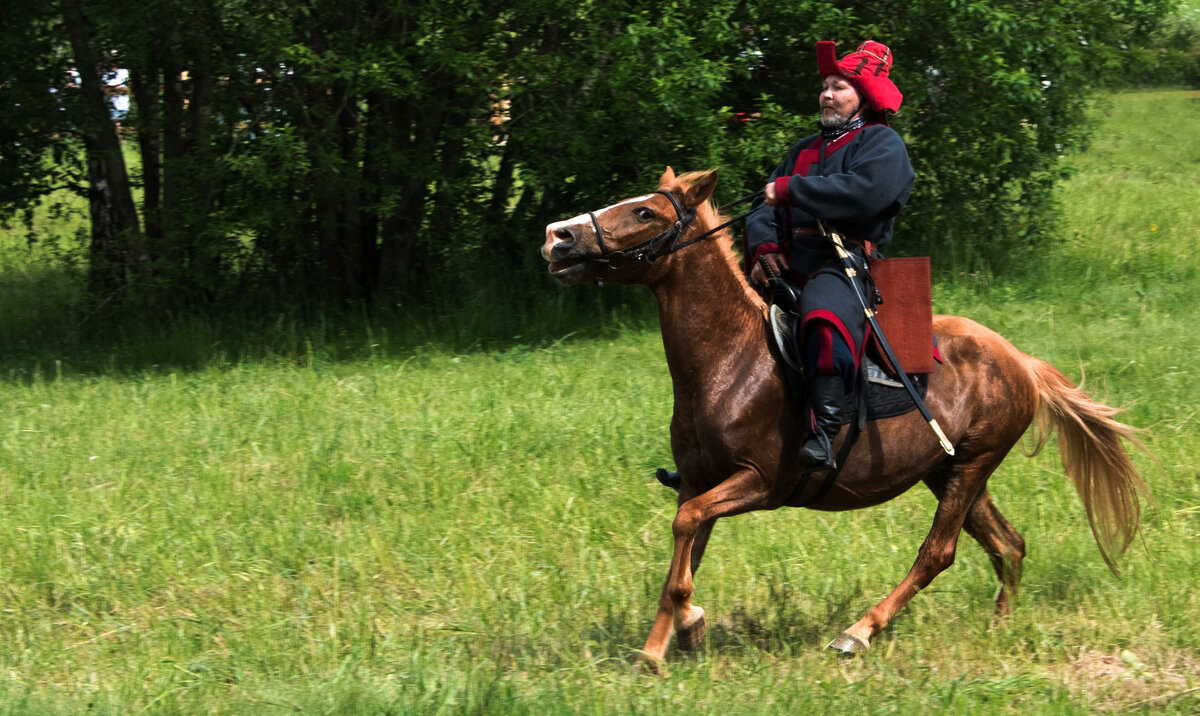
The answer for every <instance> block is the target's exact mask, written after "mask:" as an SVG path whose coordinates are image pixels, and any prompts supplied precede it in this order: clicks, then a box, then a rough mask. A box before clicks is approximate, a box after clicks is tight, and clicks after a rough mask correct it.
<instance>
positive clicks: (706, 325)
mask: <svg viewBox="0 0 1200 716" xmlns="http://www.w3.org/2000/svg"><path fill="white" fill-rule="evenodd" d="M722 252H723V249H722V248H721V247H719V246H716V245H715V244H708V243H702V244H698V245H696V246H693V247H689V248H687V249H685V250H683V251H680V252H679V253H677V254H674V255H673V256H672V257H671V259H672V263H671V266H670V268H669V269H668V270H667V271H666V272H664V275H663V276H662V277H661V278H659V279H658V280H657V281H655V282H654V283H653V284H652V285H651V286H650V289H651V290H652V291H653V292H654V295H655V298H656V299H657V301H658V318H659V324H660V326H661V329H662V337H663V347H664V349H665V352H666V357H667V365H668V366H669V367H670V369H671V376H672V378H673V380H674V381H675V382H676V384H677V385H678V384H679V383H680V382H681V381H683V382H690V381H705V382H706V384H711V383H710V382H709V381H707V380H706V377H707V376H711V375H712V374H713V373H714V372H719V371H722V370H723V366H724V365H727V364H728V362H729V361H731V360H732V361H742V360H750V359H752V355H753V351H754V350H758V349H762V350H765V346H763V345H760V341H758V340H757V339H755V336H756V335H758V334H760V333H761V332H762V324H763V321H764V308H763V304H762V302H761V300H759V299H758V298H757V296H756V295H755V294H754V293H753V291H752V290H751V289H750V288H749V286H748V285H747V284H746V282H745V281H744V280H743V279H742V278H741V277H740V276H739V275H738V274H737V273H735V269H734V267H733V266H732V264H731V261H730V259H729V258H728V257H726V256H725V255H724V254H723V253H722Z"/></svg>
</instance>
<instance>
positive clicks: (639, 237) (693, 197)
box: [542, 167, 717, 285]
mask: <svg viewBox="0 0 1200 716" xmlns="http://www.w3.org/2000/svg"><path fill="white" fill-rule="evenodd" d="M716 185H717V173H716V171H708V172H703V173H700V174H698V175H686V176H684V177H676V176H675V172H674V171H673V170H672V169H671V168H670V167H667V170H666V171H665V172H663V175H662V177H660V178H659V180H658V190H657V191H656V192H654V193H652V194H645V195H642V196H635V197H633V198H630V199H626V200H624V201H621V202H617V203H616V204H613V205H612V206H606V207H604V208H603V209H599V210H597V211H590V212H588V213H586V214H580V215H579V216H576V217H575V218H573V219H567V220H566V221H558V222H555V223H553V224H550V225H548V226H547V227H546V240H545V243H543V244H542V258H544V259H546V261H549V262H550V275H551V276H553V277H554V278H556V279H558V280H559V281H561V282H562V283H565V284H567V285H574V284H577V283H595V282H598V281H604V282H608V283H638V282H641V281H644V280H646V278H647V276H648V275H649V272H650V268H651V267H652V265H653V263H654V260H655V259H656V258H658V257H660V256H664V255H666V254H667V253H670V247H671V245H672V244H673V243H676V242H678V241H679V240H680V239H682V238H683V236H684V235H685V234H687V233H688V232H689V231H690V230H692V229H693V228H694V226H693V224H694V223H695V222H694V221H693V220H694V219H695V217H696V215H697V213H698V212H699V211H700V210H701V208H702V207H703V206H704V205H705V202H706V201H707V200H708V197H709V196H710V195H711V194H712V192H713V188H714V187H716Z"/></svg>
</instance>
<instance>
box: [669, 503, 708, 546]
mask: <svg viewBox="0 0 1200 716" xmlns="http://www.w3.org/2000/svg"><path fill="white" fill-rule="evenodd" d="M702 521H703V520H702V519H701V516H700V515H699V514H698V513H697V512H696V511H695V510H689V509H688V508H687V505H684V506H683V507H680V508H679V511H678V512H676V513H675V520H674V521H672V522H671V533H672V534H673V535H674V536H675V539H677V540H678V539H686V538H688V537H692V536H694V535H695V534H696V531H697V530H698V529H700V523H701V522H702Z"/></svg>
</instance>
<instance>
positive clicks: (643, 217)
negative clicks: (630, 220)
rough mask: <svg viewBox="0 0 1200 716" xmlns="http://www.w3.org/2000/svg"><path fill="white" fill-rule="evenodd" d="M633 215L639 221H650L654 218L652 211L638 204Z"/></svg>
mask: <svg viewBox="0 0 1200 716" xmlns="http://www.w3.org/2000/svg"><path fill="white" fill-rule="evenodd" d="M633 215H634V216H636V217H637V218H638V220H639V221H650V220H651V219H653V218H654V212H653V211H651V210H650V209H647V208H646V207H644V206H639V207H638V208H636V209H634V210H633Z"/></svg>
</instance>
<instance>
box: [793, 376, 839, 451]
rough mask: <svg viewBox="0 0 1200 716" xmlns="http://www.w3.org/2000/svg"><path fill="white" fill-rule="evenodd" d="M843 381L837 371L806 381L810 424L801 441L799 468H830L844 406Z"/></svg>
mask: <svg viewBox="0 0 1200 716" xmlns="http://www.w3.org/2000/svg"><path fill="white" fill-rule="evenodd" d="M845 402H846V392H845V381H843V380H842V377H841V376H838V375H818V376H816V377H814V378H813V379H812V380H811V381H810V382H809V384H808V409H807V411H806V413H807V414H808V416H809V422H810V424H809V425H808V426H807V429H806V435H805V437H804V443H803V444H801V445H800V459H799V466H800V468H801V469H814V470H815V469H833V468H834V467H835V464H836V462H837V461H836V459H835V456H834V453H833V439H834V437H836V436H837V434H838V431H839V430H841V428H842V412H843V411H844V410H845Z"/></svg>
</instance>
